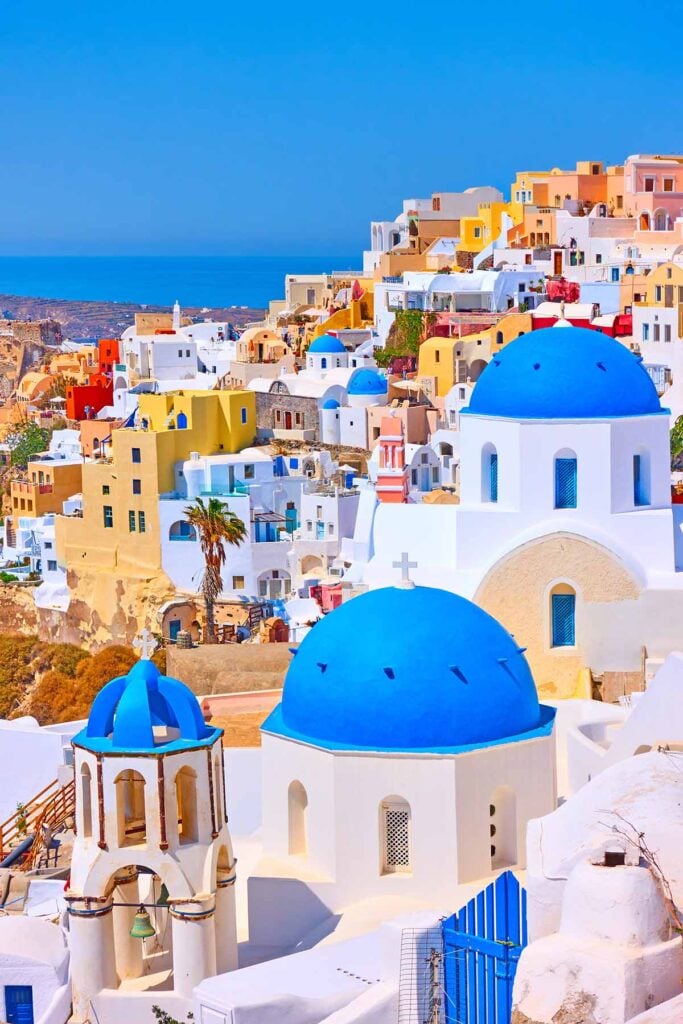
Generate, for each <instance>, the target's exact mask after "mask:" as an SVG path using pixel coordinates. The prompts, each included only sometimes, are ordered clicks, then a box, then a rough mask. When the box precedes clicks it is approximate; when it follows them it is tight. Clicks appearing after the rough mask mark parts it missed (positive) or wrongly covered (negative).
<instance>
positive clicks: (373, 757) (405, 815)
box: [250, 581, 555, 944]
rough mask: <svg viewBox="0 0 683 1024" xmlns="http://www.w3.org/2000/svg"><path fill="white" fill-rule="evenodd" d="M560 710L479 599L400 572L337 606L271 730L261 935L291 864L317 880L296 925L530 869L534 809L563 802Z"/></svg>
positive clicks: (291, 679) (438, 899)
mask: <svg viewBox="0 0 683 1024" xmlns="http://www.w3.org/2000/svg"><path fill="white" fill-rule="evenodd" d="M553 720H554V710H553V709H552V708H548V707H544V706H543V705H541V704H540V703H539V700H538V696H537V693H536V687H535V686H534V680H533V678H532V675H531V672H530V669H529V665H528V663H527V661H526V658H525V655H524V650H523V649H522V648H521V647H520V646H519V644H518V643H517V642H516V641H515V639H514V638H513V637H512V636H510V634H509V633H507V632H506V630H505V629H503V627H502V626H501V625H500V624H499V623H498V622H496V621H495V619H493V618H492V617H491V616H490V615H488V614H487V613H486V612H485V611H483V610H482V609H480V608H478V607H477V606H476V605H474V604H472V603H471V602H470V601H468V600H466V599H464V598H462V597H458V596H456V595H455V594H452V593H448V592H446V591H443V590H438V589H435V588H432V587H415V586H413V585H412V584H411V583H410V581H403V582H401V583H399V585H397V586H390V587H385V588H382V589H378V590H375V591H372V592H370V593H367V594H365V595H362V596H359V597H357V598H354V599H353V600H352V601H349V602H348V603H345V604H343V605H341V607H339V608H338V609H337V610H336V611H334V612H332V613H331V614H330V615H328V616H327V617H326V618H325V619H323V620H322V621H321V622H320V623H319V624H318V625H317V626H316V627H315V629H313V630H312V631H311V632H310V633H309V634H308V636H307V637H306V638H305V639H304V641H303V643H302V644H301V646H300V648H299V649H298V650H297V652H296V654H295V656H294V659H293V661H292V664H291V666H290V669H289V672H288V674H287V677H286V680H285V685H284V691H283V695H282V702H281V704H280V705H279V706H278V707H277V708H276V709H275V710H274V711H273V712H272V714H271V715H270V716H269V718H268V719H267V720H266V722H265V723H264V725H263V727H262V734H263V787H264V789H263V848H264V860H263V862H262V863H261V865H259V867H258V868H257V871H256V877H252V878H251V879H250V916H251V919H252V922H253V925H254V927H255V928H257V929H258V930H260V931H261V934H260V936H259V940H258V941H261V942H264V943H265V944H267V942H268V938H269V937H268V935H267V934H265V933H264V929H267V927H268V924H267V920H264V918H265V915H264V914H263V913H262V906H263V901H264V900H267V899H269V898H272V896H273V893H274V892H275V889H274V886H275V885H276V882H275V879H276V878H278V877H282V876H283V875H286V876H290V875H292V874H293V875H295V876H296V877H297V878H299V879H301V880H304V881H305V882H306V886H307V895H306V897H305V899H304V901H303V904H302V905H301V906H299V905H297V908H296V911H295V913H296V916H297V919H298V922H299V926H300V925H301V917H302V915H303V916H304V917H305V915H306V914H307V913H308V912H310V913H315V906H319V905H321V903H322V904H324V905H325V906H326V907H328V908H332V910H334V909H335V908H341V907H347V906H349V905H350V904H352V903H356V902H358V901H361V900H366V899H372V898H375V897H378V896H387V897H398V896H402V897H407V898H414V899H416V900H419V901H421V902H423V903H424V901H427V903H429V904H430V905H436V906H441V905H443V906H449V905H450V903H451V902H452V900H453V899H454V898H455V893H456V890H457V888H458V886H459V885H461V884H462V883H463V882H470V881H474V880H477V879H481V878H485V877H487V876H489V875H490V874H491V873H492V872H494V871H496V870H497V869H502V868H504V867H514V866H523V865H524V862H525V848H524V844H525V834H526V825H527V822H528V820H529V819H530V818H534V817H537V816H540V815H543V814H546V813H548V812H549V811H551V810H553V809H554V807H555V755H554V738H553ZM311 890H312V891H313V892H314V893H315V895H316V897H317V901H314V902H311V899H310V891H311ZM292 892H293V895H292V899H294V890H292ZM302 898H303V897H302ZM318 901H320V902H318ZM307 908H309V909H308V910H307ZM311 923H314V922H311ZM302 930H303V929H302Z"/></svg>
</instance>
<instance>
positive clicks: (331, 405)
mask: <svg viewBox="0 0 683 1024" xmlns="http://www.w3.org/2000/svg"><path fill="white" fill-rule="evenodd" d="M338 408H339V402H338V401H337V399H336V398H328V399H327V401H326V402H323V409H338Z"/></svg>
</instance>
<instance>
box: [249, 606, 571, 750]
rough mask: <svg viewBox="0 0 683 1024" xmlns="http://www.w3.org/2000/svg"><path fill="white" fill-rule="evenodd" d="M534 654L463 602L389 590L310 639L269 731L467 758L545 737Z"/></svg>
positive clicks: (329, 620)
mask: <svg viewBox="0 0 683 1024" xmlns="http://www.w3.org/2000/svg"><path fill="white" fill-rule="evenodd" d="M553 717H554V711H553V710H552V709H550V708H545V707H542V706H541V705H539V702H538V697H537V694H536V687H535V685H534V680H533V677H532V675H531V671H530V669H529V665H528V664H527V661H526V658H525V657H524V653H523V651H522V650H521V649H520V648H519V647H518V645H517V644H516V643H515V641H514V639H513V638H512V637H511V636H510V634H509V633H507V632H506V630H505V629H503V627H502V626H501V625H500V624H499V623H498V622H497V621H496V620H495V619H494V618H492V617H491V616H490V615H488V614H487V613H486V612H485V611H483V610H482V609H481V608H479V607H478V606H477V605H475V604H472V602H471V601H467V600H465V598H463V597H458V596H457V595H456V594H452V593H449V592H447V591H444V590H436V589H433V588H430V587H414V588H406V589H403V588H400V587H387V588H384V589H381V590H373V591H370V592H369V593H367V594H363V595H361V596H359V597H355V598H353V600H351V601H348V602H346V603H345V604H342V605H341V606H340V607H339V608H337V609H336V610H335V611H333V612H331V613H330V614H329V615H327V616H326V617H325V618H324V619H322V620H321V621H320V622H319V623H318V624H317V625H315V626H314V627H313V629H312V630H311V631H310V633H308V635H307V636H306V638H305V639H304V641H303V642H302V644H301V647H300V648H299V649H298V651H297V652H296V655H295V657H294V660H293V661H292V664H291V665H290V668H289V671H288V673H287V677H286V680H285V686H284V691H283V696H282V703H281V704H280V705H279V706H278V707H277V708H276V709H275V711H273V712H272V714H271V715H270V716H269V717H268V719H267V720H266V722H265V723H264V725H263V730H264V731H265V732H267V733H274V734H276V735H280V736H285V737H288V738H290V739H295V740H300V741H303V742H307V743H311V744H313V745H315V746H319V747H324V748H328V749H332V750H338V749H346V750H376V751H397V752H398V751H415V752H442V753H448V752H457V751H459V750H463V749H471V748H474V747H482V746H489V745H491V744H495V743H502V742H511V741H512V740H515V739H520V738H530V737H531V736H534V735H546V734H547V733H549V732H550V731H551V729H552V722H553Z"/></svg>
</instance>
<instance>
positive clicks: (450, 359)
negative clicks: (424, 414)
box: [417, 313, 531, 398]
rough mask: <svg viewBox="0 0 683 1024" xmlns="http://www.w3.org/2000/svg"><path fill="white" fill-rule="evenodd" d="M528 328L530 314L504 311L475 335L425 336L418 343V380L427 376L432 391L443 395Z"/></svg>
mask: <svg viewBox="0 0 683 1024" xmlns="http://www.w3.org/2000/svg"><path fill="white" fill-rule="evenodd" d="M530 330H531V314H530V313H507V314H506V315H505V316H503V317H501V319H500V320H499V321H498V322H497V323H496V324H494V326H492V327H488V328H487V329H486V330H485V331H479V332H477V333H476V334H467V335H465V336H464V337H462V338H457V337H456V338H428V339H427V340H426V341H424V342H423V343H422V344H421V345H420V351H419V355H418V370H417V376H418V379H423V378H428V379H431V380H432V381H433V382H434V383H433V387H432V389H431V390H432V393H433V394H435V395H437V396H438V397H440V398H443V397H445V396H446V395H447V394H448V392H449V391H450V389H451V388H452V387H453V385H454V384H458V383H462V382H463V381H466V380H477V378H478V377H479V375H480V373H481V372H482V370H483V369H484V368H485V366H486V364H487V363H488V362H489V361H490V359H491V357H492V355H493V353H494V352H495V351H496V350H499V349H501V348H503V347H504V346H505V345H507V343H508V342H509V341H513V340H514V339H515V338H517V337H519V335H520V334H526V333H527V331H530Z"/></svg>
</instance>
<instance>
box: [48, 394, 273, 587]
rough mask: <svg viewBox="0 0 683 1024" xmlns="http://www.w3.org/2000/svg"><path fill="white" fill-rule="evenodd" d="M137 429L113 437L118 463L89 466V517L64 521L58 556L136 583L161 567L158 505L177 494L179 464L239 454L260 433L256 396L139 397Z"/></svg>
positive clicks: (113, 456)
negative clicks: (192, 458)
mask: <svg viewBox="0 0 683 1024" xmlns="http://www.w3.org/2000/svg"><path fill="white" fill-rule="evenodd" d="M139 423H140V427H138V428H122V429H119V430H114V431H113V432H112V444H111V458H109V459H103V460H99V461H97V462H91V463H86V464H85V465H84V466H83V516H82V518H77V517H68V518H67V517H57V518H56V520H55V524H56V530H55V533H56V540H57V557H58V561H59V563H60V564H61V565H64V566H66V568H67V570H70V569H74V570H77V571H78V572H79V574H82V573H84V572H87V571H88V570H91V569H95V570H98V569H101V570H111V569H114V568H116V572H117V576H118V577H121V576H130V577H134V578H137V579H140V578H147V577H149V576H150V575H153V574H154V572H155V571H158V570H159V569H160V567H161V543H160V528H159V501H160V496H161V495H163V494H168V493H172V492H173V491H174V489H175V466H176V464H177V463H178V462H181V461H184V460H186V459H189V458H190V453H191V452H199V453H200V454H201V455H215V454H218V453H219V452H227V453H230V452H238V451H240V450H241V449H242V448H245V447H247V446H248V445H249V444H251V443H252V442H253V439H254V436H255V434H256V400H255V396H254V394H253V392H250V391H181V392H176V393H171V394H162V395H140V407H139Z"/></svg>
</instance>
